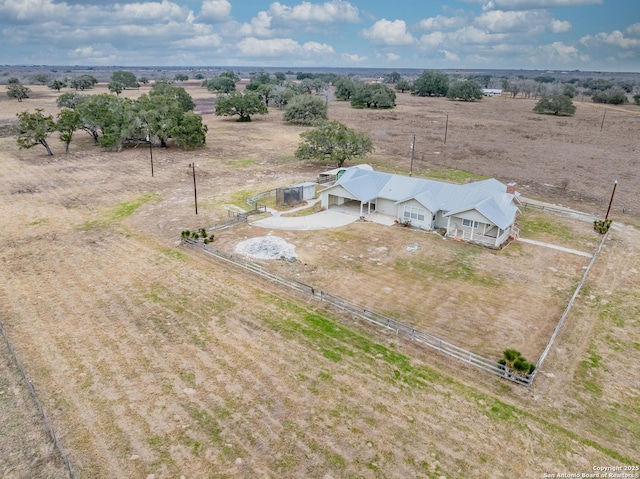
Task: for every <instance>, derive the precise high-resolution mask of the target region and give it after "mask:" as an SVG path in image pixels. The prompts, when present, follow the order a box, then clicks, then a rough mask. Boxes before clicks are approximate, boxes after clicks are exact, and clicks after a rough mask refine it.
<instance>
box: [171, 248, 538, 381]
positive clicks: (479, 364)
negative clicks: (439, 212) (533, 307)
mask: <svg viewBox="0 0 640 479" xmlns="http://www.w3.org/2000/svg"><path fill="white" fill-rule="evenodd" d="M182 241H183V243H184V244H187V245H189V246H191V247H193V248H199V249H201V250H202V251H204V252H205V253H207V254H209V255H211V256H213V257H215V258H218V259H220V260H223V261H225V262H227V263H230V264H233V265H235V266H239V267H241V268H243V269H245V270H246V271H249V272H251V273H253V274H257V275H259V276H261V277H263V278H266V279H268V280H270V281H273V282H275V283H277V284H280V285H282V286H286V287H288V288H290V289H292V290H294V291H296V292H298V293H301V294H304V295H307V296H311V297H312V298H314V299H316V300H319V301H321V302H323V303H325V304H328V305H330V306H332V307H334V308H337V309H339V310H341V311H343V312H345V313H348V314H351V315H353V316H356V317H358V318H360V319H363V320H365V321H367V322H369V323H371V324H374V325H376V326H380V327H382V328H384V329H387V330H389V331H392V332H395V333H396V335H397V336H402V337H404V338H407V339H409V340H411V341H414V342H416V343H418V344H421V345H424V346H427V347H429V348H431V349H434V350H436V351H440V352H442V353H444V354H446V355H447V356H450V357H452V358H454V359H457V360H459V361H462V362H464V363H467V364H469V365H471V366H474V367H476V368H479V369H481V370H483V371H485V372H488V373H490V374H493V375H495V376H499V377H501V378H504V379H507V380H509V381H512V382H514V383H516V384H520V385H523V386H530V385H531V381H532V379H533V375H532V374H515V373H513V372H512V371H509V370H507V369H506V368H505V367H504V366H503V365H502V364H500V363H498V362H497V361H494V360H492V359H488V358H485V357H483V356H480V355H478V354H475V353H472V352H471V351H467V350H466V349H463V348H461V347H459V346H456V345H454V344H452V343H450V342H448V341H445V340H443V339H441V338H438V337H437V336H434V335H432V334H430V333H427V332H425V331H421V330H419V329H416V328H414V327H412V326H409V325H406V324H404V323H401V322H399V321H396V320H395V319H392V318H388V317H386V316H383V315H381V314H378V313H376V312H375V311H371V310H369V309H367V308H364V307H362V306H360V305H357V304H355V303H352V302H350V301H347V300H346V299H344V298H340V297H338V296H335V295H332V294H329V293H327V292H325V291H322V290H320V289H318V288H315V287H313V286H309V285H307V284H304V283H301V282H299V281H295V280H291V279H287V278H283V277H281V276H278V275H277V274H273V273H271V272H269V271H266V270H265V269H264V268H263V267H262V266H260V265H258V264H256V263H252V262H250V261H247V260H246V259H245V258H243V257H241V256H234V255H232V254H228V253H226V252H224V251H221V250H219V249H217V248H214V247H212V246H209V245H204V244H203V243H200V242H197V241H194V240H192V239H187V238H182Z"/></svg>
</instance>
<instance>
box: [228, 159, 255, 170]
mask: <svg viewBox="0 0 640 479" xmlns="http://www.w3.org/2000/svg"><path fill="white" fill-rule="evenodd" d="M256 162H257V160H255V159H254V158H236V159H233V160H229V162H228V163H229V165H230V166H232V167H234V168H247V167H248V166H252V165H254V164H255V163H256Z"/></svg>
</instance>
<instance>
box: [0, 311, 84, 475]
mask: <svg viewBox="0 0 640 479" xmlns="http://www.w3.org/2000/svg"><path fill="white" fill-rule="evenodd" d="M0 335H2V337H3V338H4V341H5V343H6V344H7V348H8V349H9V352H10V353H11V356H13V361H14V363H15V365H16V367H17V368H18V370H19V371H20V374H21V375H22V378H23V379H24V382H25V383H26V384H27V388H28V389H29V393H31V397H32V398H33V401H34V402H35V403H36V407H37V408H38V412H40V416H41V417H42V421H43V422H44V426H45V429H46V430H47V432H48V433H49V435H50V436H51V440H52V441H53V445H54V447H55V448H56V450H57V451H58V454H60V457H61V458H62V461H63V462H64V465H65V467H66V469H67V472H68V473H69V477H70V478H71V479H76V474H75V472H74V470H73V468H72V467H71V462H70V461H69V457H68V456H67V454H66V453H65V452H64V449H63V448H62V445H61V444H60V442H59V441H58V436H57V435H56V432H55V430H54V429H53V426H52V425H51V423H50V422H49V418H48V417H47V415H46V413H45V412H44V408H43V407H42V403H41V402H40V398H38V394H37V393H36V390H35V388H34V387H33V384H32V383H31V381H30V380H29V378H28V377H27V373H26V372H25V370H24V368H23V367H22V363H21V362H20V360H19V359H18V355H17V354H16V351H15V349H13V345H12V344H11V341H9V337H8V336H7V333H6V332H5V330H4V326H3V325H2V321H0Z"/></svg>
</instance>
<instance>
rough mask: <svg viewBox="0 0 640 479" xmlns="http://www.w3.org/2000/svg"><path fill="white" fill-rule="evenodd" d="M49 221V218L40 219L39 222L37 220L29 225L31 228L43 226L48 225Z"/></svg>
mask: <svg viewBox="0 0 640 479" xmlns="http://www.w3.org/2000/svg"><path fill="white" fill-rule="evenodd" d="M47 221H49V218H40V219H38V220H35V221H32V222H31V223H29V226H38V225H42V224H44V223H46V222H47Z"/></svg>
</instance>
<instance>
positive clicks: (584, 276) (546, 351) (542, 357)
mask: <svg viewBox="0 0 640 479" xmlns="http://www.w3.org/2000/svg"><path fill="white" fill-rule="evenodd" d="M609 231H610V230H607V232H606V233H605V234H604V236H603V237H602V240H601V241H600V244H599V245H598V247H597V248H596V251H595V253H593V256H592V257H591V261H589V264H588V265H587V267H586V268H585V270H584V272H583V273H582V278H580V281H579V282H578V285H577V286H576V289H575V291H574V292H573V295H572V296H571V299H570V300H569V303H568V304H567V307H566V308H565V309H564V312H563V313H562V316H560V320H559V321H558V324H557V325H556V327H555V328H554V330H553V334H551V337H550V338H549V342H548V343H547V347H546V348H544V351H543V352H542V354H541V355H540V358H539V359H538V362H537V363H536V369H535V370H534V371H533V374H532V376H531V381H533V379H534V378H535V376H536V373H537V372H538V371H539V370H540V367H541V366H542V363H543V362H544V360H545V358H546V357H547V354H549V351H550V350H551V347H552V346H553V342H554V341H555V339H556V336H558V333H559V332H560V328H562V324H563V323H564V320H565V319H566V318H567V316H568V315H569V312H570V311H571V308H572V307H573V303H574V302H575V300H576V298H577V297H578V294H579V293H580V290H581V289H582V286H583V285H584V282H585V281H586V279H587V275H588V274H589V271H591V267H592V266H593V264H594V263H595V262H596V259H597V258H598V256H599V255H600V251H601V250H602V246H603V245H604V242H605V241H606V240H607V238H608V237H609Z"/></svg>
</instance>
